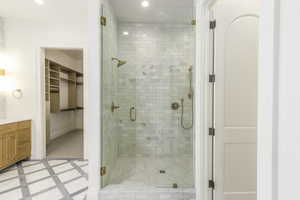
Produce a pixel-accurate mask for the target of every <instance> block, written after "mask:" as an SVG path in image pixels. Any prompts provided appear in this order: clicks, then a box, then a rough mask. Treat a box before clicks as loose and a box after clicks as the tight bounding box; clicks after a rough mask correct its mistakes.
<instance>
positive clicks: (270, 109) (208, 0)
mask: <svg viewBox="0 0 300 200" xmlns="http://www.w3.org/2000/svg"><path fill="white" fill-rule="evenodd" d="M216 1H217V0H195V4H196V10H197V11H196V16H197V27H196V34H197V35H196V37H197V40H196V52H197V56H196V66H197V67H196V90H195V102H196V105H195V111H196V112H195V113H196V114H195V119H196V120H195V121H196V124H195V133H196V137H195V144H196V145H195V154H196V156H195V165H196V168H195V169H196V182H195V187H196V199H197V200H208V197H209V190H208V148H207V147H208V139H209V136H208V127H209V126H208V122H209V119H208V117H209V113H208V109H207V107H208V105H209V101H208V95H209V84H208V74H209V70H210V66H209V61H208V58H209V28H208V27H209V21H210V6H211V5H212V4H214V3H215V2H216ZM279 8H280V2H279V1H278V0H270V1H261V13H260V33H259V35H260V41H259V52H260V53H259V67H258V108H257V109H258V110H257V113H258V114H257V120H258V123H257V200H276V199H277V182H278V181H277V168H278V164H277V141H278V127H277V119H278V107H277V102H278V87H276V86H277V84H278V66H279V60H278V54H279V26H280V21H279V19H280V10H279ZM203 27H207V28H203Z"/></svg>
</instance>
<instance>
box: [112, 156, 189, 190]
mask: <svg viewBox="0 0 300 200" xmlns="http://www.w3.org/2000/svg"><path fill="white" fill-rule="evenodd" d="M193 174H194V169H193V157H192V156H187V157H173V158H172V157H158V158H156V157H120V158H118V160H117V163H116V166H115V168H114V169H113V171H112V173H111V177H110V183H111V184H122V185H126V187H131V188H136V187H139V186H155V187H156V188H172V187H173V186H174V184H176V186H177V187H178V188H192V187H193V185H194V178H193Z"/></svg>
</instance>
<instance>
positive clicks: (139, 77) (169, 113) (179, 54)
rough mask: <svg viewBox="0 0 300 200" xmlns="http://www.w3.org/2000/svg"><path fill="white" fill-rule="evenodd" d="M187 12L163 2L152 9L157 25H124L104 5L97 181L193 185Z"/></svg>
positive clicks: (190, 27)
mask: <svg viewBox="0 0 300 200" xmlns="http://www.w3.org/2000/svg"><path fill="white" fill-rule="evenodd" d="M162 11H164V12H162ZM193 11H194V9H193V8H185V7H175V8H174V7H169V8H163V9H161V10H160V9H157V10H155V12H154V13H153V15H164V16H162V17H164V19H162V20H161V21H160V22H157V23H154V22H151V23H150V22H149V21H144V22H143V21H141V22H132V21H131V22H126V21H123V20H120V19H119V21H117V20H116V18H115V17H114V16H115V15H114V14H113V11H112V10H111V9H110V7H103V16H105V17H106V21H107V23H106V26H104V27H103V29H102V42H103V43H102V44H103V46H102V53H103V54H102V57H103V64H102V74H103V77H102V78H103V80H102V84H103V87H102V88H103V91H102V106H103V111H102V128H103V130H102V165H103V166H104V167H106V174H105V175H104V176H103V178H102V185H103V186H105V185H107V184H114V185H115V184H123V185H127V186H128V185H130V186H133V187H137V186H141V185H144V186H145V185H146V186H151V187H153V186H154V187H167V188H169V187H174V188H177V187H179V188H183V187H193V186H194V167H193V166H194V148H193V146H194V144H193V142H194V134H193V128H194V127H193V103H194V101H193V99H194V89H193V76H194V73H193V72H194V66H195V62H194V60H195V47H194V44H195V32H194V31H195V30H194V29H195V26H194V25H192V21H193V19H194V16H193V14H192V13H194V12H193ZM175 13H185V14H184V17H183V19H182V20H180V19H178V17H177V18H176V19H177V20H173V18H172V16H174V14H175ZM182 16H183V15H182ZM150 21H151V20H150ZM112 105H113V108H115V109H113V111H114V112H112Z"/></svg>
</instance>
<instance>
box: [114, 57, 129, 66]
mask: <svg viewBox="0 0 300 200" xmlns="http://www.w3.org/2000/svg"><path fill="white" fill-rule="evenodd" d="M111 60H112V61H117V62H118V65H117V67H121V66H122V65H125V64H126V63H127V61H125V60H120V59H118V58H112V59H111Z"/></svg>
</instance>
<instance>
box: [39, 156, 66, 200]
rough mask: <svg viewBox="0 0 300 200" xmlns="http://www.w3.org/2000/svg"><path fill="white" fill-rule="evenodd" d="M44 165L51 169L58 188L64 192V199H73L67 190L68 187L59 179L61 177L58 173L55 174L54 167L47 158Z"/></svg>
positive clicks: (50, 171)
mask: <svg viewBox="0 0 300 200" xmlns="http://www.w3.org/2000/svg"><path fill="white" fill-rule="evenodd" d="M43 163H44V165H45V166H46V168H47V170H48V171H49V173H50V175H51V177H52V178H53V180H54V182H55V184H56V186H57V188H58V189H59V191H60V192H61V193H62V194H63V196H64V199H71V196H70V194H69V192H68V191H67V189H66V188H65V187H64V185H63V183H62V182H61V181H60V180H59V178H58V177H57V175H56V174H55V172H54V170H53V169H52V167H51V166H50V165H49V163H48V161H47V160H44V161H43Z"/></svg>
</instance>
